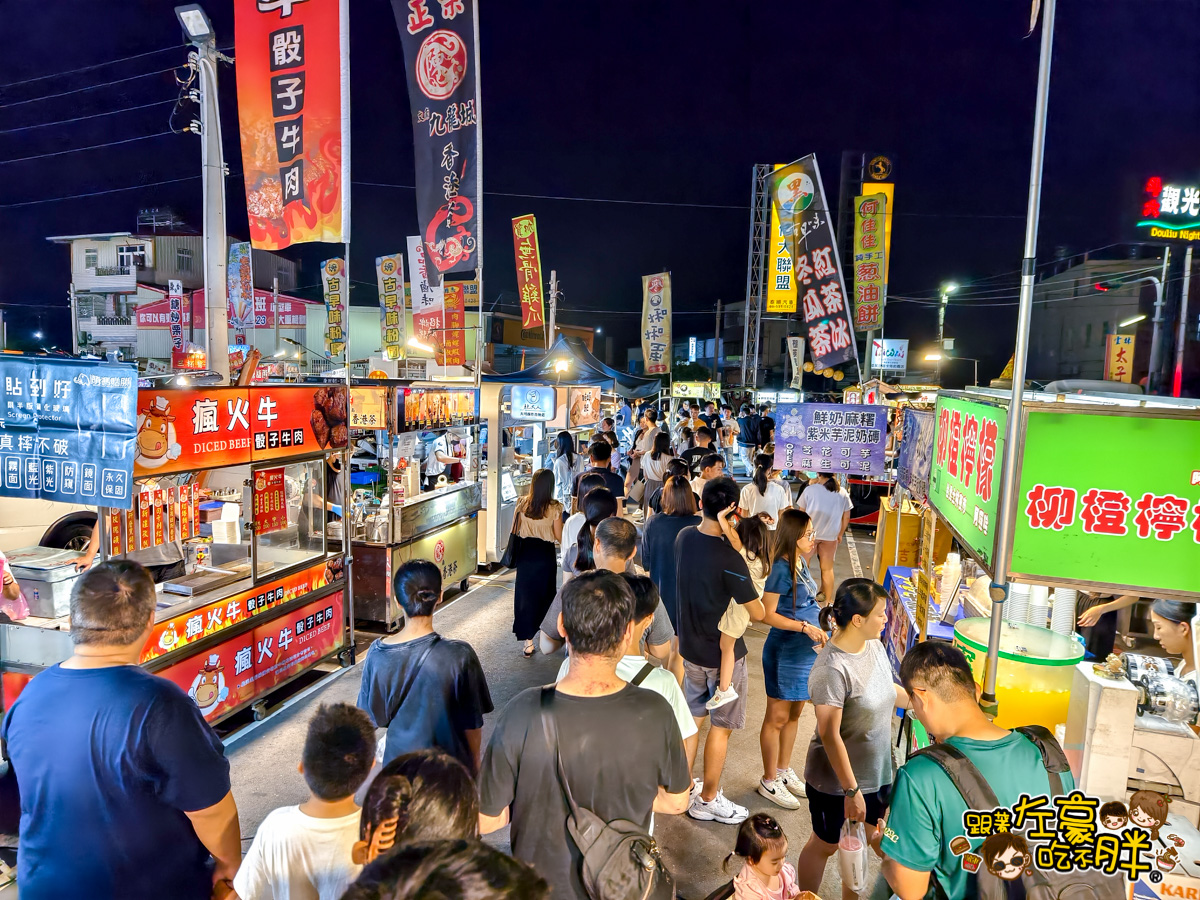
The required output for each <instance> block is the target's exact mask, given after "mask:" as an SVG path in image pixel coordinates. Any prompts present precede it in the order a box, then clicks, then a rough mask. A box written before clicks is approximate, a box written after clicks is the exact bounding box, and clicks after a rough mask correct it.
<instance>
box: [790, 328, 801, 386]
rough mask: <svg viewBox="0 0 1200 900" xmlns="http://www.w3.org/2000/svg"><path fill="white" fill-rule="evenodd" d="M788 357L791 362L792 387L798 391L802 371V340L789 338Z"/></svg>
mask: <svg viewBox="0 0 1200 900" xmlns="http://www.w3.org/2000/svg"><path fill="white" fill-rule="evenodd" d="M787 342H788V357H789V358H790V359H791V361H792V387H793V388H795V389H796V390H799V389H800V375H801V373H802V372H803V371H804V338H802V337H789V338H788V339H787Z"/></svg>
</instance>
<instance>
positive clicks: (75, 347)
mask: <svg viewBox="0 0 1200 900" xmlns="http://www.w3.org/2000/svg"><path fill="white" fill-rule="evenodd" d="M67 301H68V302H69V303H70V304H71V355H72V356H78V355H79V299H78V298H77V297H76V296H75V282H73V281H72V282H71V286H70V288H69V289H68V291H67Z"/></svg>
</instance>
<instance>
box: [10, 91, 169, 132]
mask: <svg viewBox="0 0 1200 900" xmlns="http://www.w3.org/2000/svg"><path fill="white" fill-rule="evenodd" d="M178 102H179V100H178V99H175V100H155V101H154V102H153V103H143V104H141V105H140V106H123V107H121V108H120V109H110V110H106V111H105V112H98V113H91V114H90V115H86V116H76V117H75V118H73V119H59V120H58V121H57V122H40V123H38V124H37V125H20V126H18V127H17V128H6V129H4V130H3V131H0V134H14V133H15V132H18V131H29V130H31V129H34V128H51V127H53V126H55V125H69V124H71V123H72V122H83V121H85V120H87V119H98V118H100V117H101V116H115V115H117V114H118V113H124V112H133V111H134V110H135V109H149V108H150V107H152V106H166V105H167V104H168V103H178Z"/></svg>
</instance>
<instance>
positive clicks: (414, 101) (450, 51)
mask: <svg viewBox="0 0 1200 900" xmlns="http://www.w3.org/2000/svg"><path fill="white" fill-rule="evenodd" d="M392 11H393V12H394V13H395V16H396V25H397V26H398V27H399V29H400V43H401V45H402V46H403V47H404V68H405V74H406V77H407V81H408V101H409V107H410V109H409V113H410V115H411V116H412V127H413V150H414V152H415V161H416V170H417V223H418V225H419V226H420V229H421V239H422V240H423V242H424V244H425V251H426V253H427V254H428V257H429V265H430V266H431V267H432V269H433V270H434V271H435V272H437V273H438V275H439V277H436V278H434V279H433V280H434V281H441V277H440V275H444V274H446V273H448V272H469V271H470V270H472V269H474V268H476V266H478V265H479V262H478V258H477V251H478V245H479V231H480V225H481V223H480V220H479V210H480V201H479V189H480V187H479V79H478V68H477V58H476V57H477V54H478V46H477V44H476V41H475V35H476V32H477V30H478V23H477V22H476V17H477V9H476V6H475V0H442V2H440V3H432V2H427V0H412V2H408V0H392ZM410 267H411V266H410Z"/></svg>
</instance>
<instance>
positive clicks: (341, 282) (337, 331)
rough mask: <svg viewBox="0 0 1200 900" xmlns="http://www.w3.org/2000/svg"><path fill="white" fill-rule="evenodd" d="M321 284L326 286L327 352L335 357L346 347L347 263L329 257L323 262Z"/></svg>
mask: <svg viewBox="0 0 1200 900" xmlns="http://www.w3.org/2000/svg"><path fill="white" fill-rule="evenodd" d="M321 284H322V285H323V286H324V288H325V354H326V355H327V356H330V357H332V358H334V359H337V358H338V357H339V356H341V355H342V351H343V350H345V349H346V323H345V314H346V301H347V299H348V298H347V291H346V263H345V261H344V260H341V259H327V260H325V262H323V263H321Z"/></svg>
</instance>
